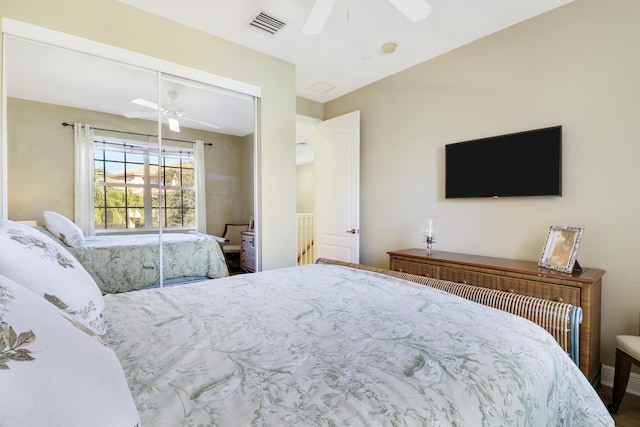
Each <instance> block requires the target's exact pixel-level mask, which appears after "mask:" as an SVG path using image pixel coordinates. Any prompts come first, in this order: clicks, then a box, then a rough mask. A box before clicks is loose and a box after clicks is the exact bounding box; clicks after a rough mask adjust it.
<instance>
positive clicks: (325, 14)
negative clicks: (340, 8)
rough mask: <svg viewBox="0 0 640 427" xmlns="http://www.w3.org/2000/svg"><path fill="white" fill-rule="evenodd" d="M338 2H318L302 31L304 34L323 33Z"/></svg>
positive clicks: (330, 0)
mask: <svg viewBox="0 0 640 427" xmlns="http://www.w3.org/2000/svg"><path fill="white" fill-rule="evenodd" d="M335 4H336V0H316V2H315V3H314V4H313V8H312V9H311V13H310V14H309V17H308V18H307V22H306V23H305V24H304V28H303V29H302V33H303V34H308V35H313V34H318V33H319V32H320V31H322V28H323V27H324V24H325V22H327V18H329V14H330V13H331V10H332V9H333V6H334V5H335Z"/></svg>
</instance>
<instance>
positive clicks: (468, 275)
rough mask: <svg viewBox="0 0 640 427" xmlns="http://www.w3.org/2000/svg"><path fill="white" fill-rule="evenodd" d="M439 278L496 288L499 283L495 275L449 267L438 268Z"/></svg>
mask: <svg viewBox="0 0 640 427" xmlns="http://www.w3.org/2000/svg"><path fill="white" fill-rule="evenodd" d="M438 279H440V280H448V281H450V282H456V283H464V284H466V285H474V286H481V287H483V288H489V289H496V287H497V285H498V278H497V277H496V276H495V275H490V274H483V273H478V272H475V271H467V270H460V269H456V268H447V267H439V268H438Z"/></svg>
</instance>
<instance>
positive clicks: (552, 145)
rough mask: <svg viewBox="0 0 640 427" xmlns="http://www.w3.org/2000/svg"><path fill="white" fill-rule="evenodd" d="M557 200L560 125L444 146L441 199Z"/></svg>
mask: <svg viewBox="0 0 640 427" xmlns="http://www.w3.org/2000/svg"><path fill="white" fill-rule="evenodd" d="M560 196H562V126H555V127H549V128H545V129H536V130H530V131H526V132H518V133H512V134H509V135H500V136H494V137H490V138H482V139H476V140H472V141H464V142H458V143H454V144H447V145H446V146H445V197H446V198H447V199H455V198H470V197H560Z"/></svg>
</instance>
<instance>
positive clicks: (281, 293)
mask: <svg viewBox="0 0 640 427" xmlns="http://www.w3.org/2000/svg"><path fill="white" fill-rule="evenodd" d="M3 234H4V235H5V237H4V240H2V239H3V237H2V236H3ZM33 237H34V236H32V235H29V234H28V233H27V232H25V231H24V229H20V228H18V227H13V225H6V224H5V225H3V224H2V221H0V316H4V318H2V319H0V321H1V322H4V324H5V325H9V326H11V327H12V328H13V330H15V331H16V332H15V333H14V334H13V336H14V339H13V341H12V342H13V343H14V344H15V343H16V342H21V343H23V348H24V349H27V350H32V353H31V354H32V355H34V356H35V360H31V361H26V360H9V361H8V362H6V364H7V365H8V367H9V368H10V369H8V370H5V371H2V370H0V377H1V376H3V375H4V376H5V378H0V381H7V382H3V384H7V387H4V386H3V387H2V388H0V424H1V420H2V419H3V418H2V416H5V417H6V416H9V417H11V416H14V417H17V416H18V415H15V414H19V415H20V416H26V415H24V414H26V413H27V411H28V409H29V408H31V409H32V405H33V404H32V403H31V402H47V403H49V402H51V405H52V406H53V407H54V409H51V411H57V412H55V413H54V414H53V415H51V414H48V415H47V416H48V417H49V418H48V419H49V420H54V419H55V418H54V417H55V416H58V417H62V415H60V413H62V412H64V411H65V410H67V412H68V408H69V403H67V402H68V401H69V398H68V397H67V396H65V399H64V400H61V399H60V398H59V395H64V393H63V392H62V391H61V390H67V389H68V390H69V391H67V392H65V393H75V394H76V395H78V394H82V399H85V400H87V399H89V400H90V401H89V402H84V401H83V402H82V405H81V408H82V411H84V412H87V414H86V415H85V418H84V419H81V420H80V419H79V420H76V419H73V420H72V421H69V420H67V421H66V422H64V423H61V424H60V425H66V426H75V425H92V426H105V427H106V426H109V427H114V426H139V425H142V426H154V427H162V426H199V425H202V426H311V425H318V426H321V425H322V426H373V425H375V426H416V425H424V426H503V425H514V426H515V425H518V426H580V427H582V426H590V427H594V426H614V422H613V419H612V418H611V416H610V415H609V413H608V412H607V410H606V408H605V406H604V404H603V403H602V402H601V400H600V398H599V397H598V395H597V393H596V391H595V390H594V389H593V387H592V386H591V385H590V384H589V382H588V380H587V379H586V377H584V375H583V374H582V373H581V372H580V370H579V368H578V367H577V366H576V364H575V363H574V361H573V360H572V359H571V357H570V356H569V354H568V353H567V351H566V350H564V349H563V348H562V347H561V346H560V345H559V344H558V342H557V341H556V339H554V337H553V336H552V335H551V334H550V333H549V332H547V331H546V330H544V329H542V328H541V327H540V326H538V325H537V324H536V323H534V322H531V321H530V320H527V319H525V318H524V317H521V316H516V315H513V314H510V313H507V312H505V311H503V310H498V309H495V308H492V307H489V306H488V305H484V304H478V303H476V302H473V301H469V300H468V299H465V298H461V297H460V296H457V295H454V294H452V293H450V292H445V291H443V290H441V289H438V288H437V286H440V285H444V286H448V285H449V284H450V282H440V281H433V279H426V280H425V284H420V283H414V282H412V281H410V280H405V279H410V278H411V277H409V275H407V276H405V277H404V278H400V277H394V276H393V275H392V274H382V273H381V272H380V271H378V270H376V269H371V268H360V267H359V266H355V265H340V263H319V264H313V265H305V266H300V267H292V268H283V269H276V270H270V271H264V272H260V273H254V274H243V275H237V276H232V277H227V278H223V279H217V280H207V281H202V282H196V283H188V284H183V285H180V286H171V287H164V288H160V289H144V290H139V291H132V292H124V293H117V294H107V295H104V296H103V295H101V294H100V293H99V292H97V291H96V290H97V287H95V285H93V286H94V288H95V289H93V288H92V286H91V284H90V282H86V283H84V284H83V287H82V288H79V284H80V282H81V280H80V277H81V275H82V271H81V268H80V266H79V264H76V263H75V262H74V260H73V259H69V257H68V252H65V251H64V248H62V247H60V246H59V245H57V246H55V247H52V246H51V245H52V243H51V242H49V241H46V240H44V239H41V238H40V237H39V236H37V237H36V240H37V242H34V241H33ZM3 251H4V252H3ZM19 251H22V253H21V254H18V252H19ZM43 253H47V254H48V255H49V256H48V257H47V259H46V265H47V266H48V267H47V268H51V270H50V271H47V274H46V278H48V280H44V279H42V278H41V277H40V276H37V274H38V271H36V270H34V269H27V270H26V271H25V270H24V269H18V268H16V267H11V266H12V265H13V264H10V262H6V263H4V257H5V256H8V257H16V256H21V257H26V256H30V257H31V258H30V262H37V261H36V260H43V256H42V254H43ZM14 260H15V258H14ZM41 262H42V263H43V265H44V263H45V261H44V260H43V261H41ZM62 264H64V265H65V266H66V267H61V265H62ZM71 267H73V269H74V270H78V271H75V273H77V274H78V275H79V276H78V277H77V278H74V279H73V281H70V280H68V275H69V273H70V272H69V271H68V270H69V268H71ZM42 268H44V267H42ZM18 270H19V271H18ZM84 274H86V272H85V273H84ZM1 275H6V276H7V277H8V278H7V279H3V276H1ZM58 276H59V277H58ZM43 277H44V276H43ZM82 277H84V276H82ZM52 278H55V279H56V280H54V282H55V283H60V284H64V285H68V284H70V283H73V286H72V287H73V288H74V289H73V292H72V290H71V289H69V288H68V286H56V285H55V283H52V280H51V279H52ZM421 280H422V279H421ZM11 281H15V282H16V283H17V284H15V285H13V284H12V282H11ZM432 285H433V286H432ZM452 285H455V284H452ZM3 286H4V288H3ZM12 286H13V287H12ZM22 287H30V288H31V289H32V290H34V291H35V293H34V292H30V294H31V297H33V295H36V296H37V294H40V295H44V296H45V298H39V300H40V301H42V304H46V305H47V306H48V308H47V309H45V308H44V307H38V308H37V309H34V308H31V309H30V310H29V313H38V315H37V316H33V315H31V317H30V316H29V315H25V314H24V313H23V316H22V317H20V316H18V315H14V314H13V311H12V309H13V305H12V304H10V303H7V302H5V303H4V307H3V306H2V304H3V289H4V295H5V296H4V301H11V300H16V301H18V300H21V299H22V297H23V296H21V294H20V292H19V290H20V289H21V288H22ZM42 287H44V288H45V289H41V288H42ZM91 289H93V290H91ZM80 290H82V291H83V292H84V294H85V295H86V296H85V298H84V302H82V301H75V302H73V303H71V298H72V297H77V296H78V294H80V293H81V292H80ZM96 292H97V293H96ZM52 294H53V295H54V296H55V298H47V297H46V296H47V295H50V296H51V295H52ZM7 295H8V297H7ZM527 298H528V297H527ZM32 299H33V298H32ZM62 301H64V304H60V303H61V302H62ZM50 302H53V303H54V304H50ZM534 302H535V301H534ZM29 303H30V304H32V303H33V304H35V301H31V300H29ZM558 304H560V303H558ZM55 306H58V307H59V308H60V309H59V310H58V309H57V308H56V307H55ZM83 307H90V309H89V310H88V311H90V312H91V313H92V314H91V316H89V318H86V316H84V314H85V311H87V310H85V309H83ZM93 308H95V310H94V309H93ZM54 310H57V311H58V312H59V313H57V316H62V315H64V316H65V317H68V318H69V319H70V320H72V322H63V323H65V324H67V325H68V328H72V329H74V330H78V331H79V330H80V329H82V330H84V332H77V333H76V335H82V336H83V337H85V336H86V337H91V338H87V339H85V341H87V340H90V341H91V342H90V343H92V344H93V346H92V347H91V351H96V352H97V351H98V350H99V351H100V352H101V354H102V353H109V354H112V356H113V357H111V358H108V361H109V365H108V367H105V366H102V365H98V366H94V365H95V364H96V363H97V360H98V358H97V357H93V356H87V357H84V358H82V363H91V364H93V365H91V367H92V368H91V369H87V370H86V372H89V373H90V374H91V375H89V374H86V375H87V378H89V379H90V380H91V381H90V382H89V379H84V380H83V381H84V383H83V384H82V386H81V387H79V386H78V385H77V384H75V383H74V382H73V381H80V380H79V379H78V378H79V377H80V376H79V375H66V376H64V381H62V380H60V381H57V382H56V383H55V385H51V382H50V381H47V382H45V381H43V382H42V384H38V383H33V382H28V383H29V384H32V386H33V387H29V388H26V389H25V388H22V390H24V391H21V392H22V395H21V394H20V392H18V393H16V389H19V390H20V387H18V386H16V384H17V385H19V384H23V383H25V381H27V380H28V379H27V378H25V375H27V370H25V371H24V372H23V371H19V370H18V368H19V367H20V368H22V367H24V366H30V367H32V370H35V368H37V367H38V366H40V365H39V364H44V362H45V360H46V359H47V355H48V351H47V349H46V348H42V347H38V346H44V343H45V341H43V340H47V339H48V337H47V335H46V332H47V331H46V330H45V331H43V330H41V329H39V326H38V325H36V324H35V323H34V322H36V321H38V320H41V318H42V316H45V315H48V313H49V312H50V311H54ZM3 313H4V314H3ZM12 316H13V317H12ZM32 317H34V318H32ZM567 321H568V319H567ZM77 324H81V326H82V328H75V327H74V326H73V325H77ZM30 325H31V326H30ZM34 325H35V326H34ZM47 325H53V322H47ZM60 326H63V325H60ZM27 330H33V332H34V334H35V336H37V337H38V338H34V339H30V338H29V334H27V333H26V332H25V333H24V334H25V335H24V336H23V338H22V340H21V339H18V338H17V335H18V333H19V332H20V331H27ZM9 335H11V334H9ZM20 336H22V335H20ZM46 342H57V343H58V344H60V342H61V341H59V339H56V338H51V339H49V340H48V341H46ZM63 342H64V345H57V346H56V347H55V349H56V351H61V352H63V351H67V352H69V353H70V356H69V357H72V356H73V357H75V359H74V360H76V359H77V358H78V357H79V356H78V355H79V354H80V353H79V352H78V351H76V350H74V347H73V346H74V345H75V343H74V341H73V340H71V339H66V340H65V341H63ZM100 342H103V343H104V344H105V345H102V344H100ZM90 343H89V342H88V341H87V342H86V343H85V342H84V341H83V345H89V344H90ZM94 347H95V348H94ZM86 352H87V350H83V353H81V354H89V353H86ZM105 357H106V356H105ZM113 359H115V360H117V361H118V362H119V364H120V365H119V366H113V365H114V363H113ZM56 360H57V361H59V362H57V363H63V361H66V356H64V355H63V356H58V357H57V358H56ZM1 362H2V360H0V363H1ZM74 363H75V364H74V366H73V367H71V368H69V369H71V370H72V371H71V372H76V370H78V369H80V367H79V366H77V363H79V362H74ZM41 369H42V370H43V372H46V375H54V374H55V375H58V374H59V373H60V371H61V370H62V368H57V369H54V370H51V369H46V366H44V365H43V366H42V368H41ZM83 372H84V371H83ZM105 372H112V374H109V375H108V376H105V377H104V378H103V377H100V375H102V374H104V373H105ZM11 375H13V377H12V376H11ZM43 375H44V374H43ZM94 377H95V378H94ZM81 378H84V377H81ZM106 379H109V380H110V382H109V383H107V382H106ZM65 381H68V382H70V384H67V383H66V382H65ZM123 382H124V384H126V388H127V389H128V390H127V393H129V394H128V397H129V399H130V401H114V399H115V397H118V398H122V399H123V398H124V397H123V394H122V389H123V387H124V386H123ZM47 387H48V388H50V389H53V390H51V391H50V392H49V393H50V394H51V396H49V395H48V396H47V397H46V399H45V398H42V397H41V396H38V395H37V394H39V393H44V392H47V390H48V389H47ZM92 388H95V389H96V390H97V391H96V393H97V392H100V393H102V394H101V395H100V398H95V399H92V396H93V393H92V392H91V390H92ZM105 388H107V390H110V389H111V388H112V389H113V390H116V391H114V392H113V393H106V394H105V391H104V389H105ZM77 389H81V390H82V393H79V392H77V391H76V390H77ZM117 390H119V391H117ZM34 394H35V395H34ZM20 396H23V399H26V400H27V401H28V402H29V403H28V404H23V405H22V406H20V405H21V403H22V400H21V399H20ZM105 396H106V397H105ZM36 399H37V400H36ZM77 399H80V397H78V398H77ZM23 406H24V408H23ZM78 407H79V405H78V404H77V402H76V404H75V405H74V406H73V408H74V409H76V408H78ZM94 407H95V408H94ZM121 407H122V408H121ZM132 407H133V408H135V410H136V413H135V414H133V413H132V410H131V408H132ZM25 408H26V409H25ZM87 408H89V409H92V410H93V409H95V411H96V413H99V414H100V417H108V416H111V417H115V416H116V414H117V415H118V416H119V417H121V419H119V420H116V421H113V420H109V421H108V422H107V421H104V420H102V419H101V418H100V417H98V416H97V415H91V414H92V413H93V412H91V413H90V412H89V409H87ZM76 410H77V409H76ZM21 411H22V412H21ZM31 412H35V411H31ZM104 414H111V415H104ZM29 416H32V417H36V416H38V415H37V414H35V413H34V414H32V413H29ZM91 417H93V418H92V419H91ZM9 419H10V418H9ZM89 420H90V421H89ZM83 423H84V424H83ZM6 425H7V426H12V425H21V424H12V423H10V422H7V423H6ZM26 425H29V424H26ZM33 425H38V424H37V423H34V424H33ZM47 425H57V424H56V423H55V422H52V421H50V422H49V423H47Z"/></svg>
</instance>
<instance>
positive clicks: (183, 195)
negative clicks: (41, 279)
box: [5, 35, 256, 291]
mask: <svg viewBox="0 0 640 427" xmlns="http://www.w3.org/2000/svg"><path fill="white" fill-rule="evenodd" d="M5 58H6V61H5V72H6V74H5V76H6V77H5V82H6V88H7V90H6V94H5V96H6V98H5V105H6V110H5V111H6V123H7V127H6V148H7V150H6V153H7V177H8V179H7V187H6V188H7V212H8V217H9V218H10V219H12V220H16V221H26V222H30V223H31V224H37V226H38V227H41V228H44V226H45V219H44V212H45V211H53V212H57V213H59V214H61V215H63V216H65V217H66V218H68V219H69V220H71V221H73V222H75V223H76V224H77V225H78V226H79V227H80V229H81V230H82V232H83V233H84V234H85V235H86V236H96V237H101V236H102V237H107V236H112V237H113V236H126V235H133V234H135V235H139V236H141V235H146V239H148V240H149V242H150V244H153V245H155V246H156V249H157V250H156V252H155V253H157V259H155V260H153V261H152V262H149V261H147V264H148V265H146V266H144V268H145V269H146V270H147V271H146V275H147V276H148V277H147V278H146V280H148V281H153V278H154V277H155V278H156V279H157V280H156V282H157V284H159V285H162V284H163V283H164V280H163V278H165V277H167V276H166V275H165V274H163V270H164V269H166V268H169V269H170V268H173V269H176V268H178V269H179V268H180V267H179V266H176V265H169V266H168V265H167V262H163V257H165V258H167V259H168V258H170V257H171V256H172V254H164V251H163V247H164V245H160V242H161V241H166V240H167V239H170V238H172V236H170V235H171V234H173V233H182V234H184V233H192V234H197V233H208V234H209V235H222V233H223V232H224V227H225V224H227V223H238V222H245V221H246V222H247V223H249V221H250V218H254V217H255V215H254V210H255V206H254V200H255V196H254V195H255V188H254V178H255V174H254V170H255V123H256V117H255V110H256V109H255V102H256V101H255V98H254V97H253V96H250V95H245V94H241V93H236V92H233V91H229V90H226V89H222V88H219V87H216V86H213V85H210V84H205V83H202V82H198V81H194V80H190V79H186V78H181V77H177V76H173V75H168V74H165V73H161V72H159V71H155V70H149V69H145V68H142V67H138V66H132V65H129V64H124V63H122V62H119V61H114V60H110V59H105V58H103V57H98V56H95V55H91V54H88V53H82V52H78V51H75V50H71V49H67V48H61V47H57V46H53V45H49V44H45V43H41V42H35V41H31V40H26V39H23V38H19V37H14V36H7V35H5ZM45 231H47V230H46V228H45ZM56 237H58V238H60V237H61V236H56ZM154 239H155V240H154ZM110 256H111V257H113V256H114V254H113V253H112V254H111V255H110ZM126 261H127V260H126V259H122V260H121V262H123V263H126ZM165 261H166V260H165ZM122 269H123V270H122V272H123V274H125V275H126V274H128V273H130V272H128V271H127V268H126V267H122ZM131 274H133V273H131ZM171 274H173V275H180V274H183V273H181V272H171ZM184 274H185V275H187V274H189V273H188V272H184ZM122 290H126V289H114V291H122Z"/></svg>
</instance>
